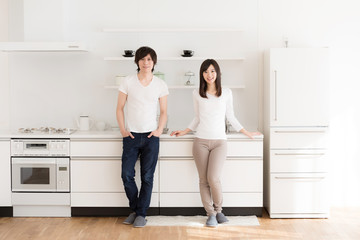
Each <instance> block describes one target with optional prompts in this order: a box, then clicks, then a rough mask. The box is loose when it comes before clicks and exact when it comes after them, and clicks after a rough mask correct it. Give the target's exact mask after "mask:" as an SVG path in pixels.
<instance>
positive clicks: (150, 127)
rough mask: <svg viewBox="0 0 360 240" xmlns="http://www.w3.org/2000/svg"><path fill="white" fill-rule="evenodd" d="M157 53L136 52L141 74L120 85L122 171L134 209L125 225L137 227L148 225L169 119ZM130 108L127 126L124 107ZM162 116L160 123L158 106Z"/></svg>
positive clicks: (118, 119)
mask: <svg viewBox="0 0 360 240" xmlns="http://www.w3.org/2000/svg"><path fill="white" fill-rule="evenodd" d="M156 62H157V55H156V52H155V51H154V50H153V49H151V48H149V47H141V48H139V49H138V50H137V51H136V53H135V63H136V65H137V67H138V68H137V72H138V73H137V74H134V75H132V76H128V77H126V78H125V79H124V80H123V81H122V82H121V84H120V86H119V95H118V104H117V109H116V116H117V121H118V124H119V127H120V132H121V135H122V136H123V155H122V167H121V169H122V174H121V178H122V180H123V183H124V187H125V192H126V196H127V197H128V199H129V205H130V208H131V210H132V211H133V212H132V213H131V214H130V215H129V216H128V217H127V218H126V219H125V221H124V224H133V226H134V227H144V226H145V225H146V221H147V220H146V219H145V217H146V211H147V209H148V208H149V206H150V200H151V193H152V188H153V178H154V171H155V167H156V163H157V159H158V154H159V137H160V135H161V134H162V132H163V128H164V126H165V124H166V121H167V112H166V111H167V95H168V94H169V90H168V88H167V86H166V84H165V82H164V81H163V80H161V79H160V78H158V77H156V76H154V75H153V71H154V66H155V64H156ZM125 103H126V104H127V108H126V110H127V111H126V126H125V114H124V107H125ZM158 103H159V105H160V118H159V122H158V123H157V121H156V117H157V106H158ZM139 156H140V172H141V188H140V193H139V191H138V188H137V186H136V183H135V179H134V177H135V169H134V168H135V163H136V161H137V159H138V157H139Z"/></svg>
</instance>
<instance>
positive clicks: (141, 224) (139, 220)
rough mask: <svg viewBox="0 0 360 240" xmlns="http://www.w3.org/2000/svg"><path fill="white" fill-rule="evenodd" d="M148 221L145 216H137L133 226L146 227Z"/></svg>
mask: <svg viewBox="0 0 360 240" xmlns="http://www.w3.org/2000/svg"><path fill="white" fill-rule="evenodd" d="M146 222H147V220H146V219H145V218H144V217H143V216H137V217H136V218H135V221H134V224H133V226H134V227H138V228H140V227H145V225H146Z"/></svg>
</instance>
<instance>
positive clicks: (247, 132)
mask: <svg viewBox="0 0 360 240" xmlns="http://www.w3.org/2000/svg"><path fill="white" fill-rule="evenodd" d="M240 132H241V133H243V134H244V135H246V136H248V137H249V138H251V139H254V136H259V135H262V134H261V133H260V132H249V131H247V130H246V129H245V128H243V129H241V130H240Z"/></svg>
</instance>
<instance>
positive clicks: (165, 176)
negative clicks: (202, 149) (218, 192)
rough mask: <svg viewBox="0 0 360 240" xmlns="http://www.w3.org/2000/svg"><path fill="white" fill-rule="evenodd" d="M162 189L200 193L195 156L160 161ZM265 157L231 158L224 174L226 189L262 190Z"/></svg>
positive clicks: (224, 188) (222, 177) (222, 176)
mask: <svg viewBox="0 0 360 240" xmlns="http://www.w3.org/2000/svg"><path fill="white" fill-rule="evenodd" d="M160 169H161V171H160V192H177V193H179V192H188V193H189V192H199V177H198V172H197V169H196V165H195V162H194V160H192V159H180V160H179V159H162V160H161V161H160ZM262 172H263V166H262V160H245V159H241V160H227V161H226V162H225V164H224V168H223V170H222V174H221V183H222V188H223V192H260V193H261V192H262V189H263V187H262V186H263V178H262Z"/></svg>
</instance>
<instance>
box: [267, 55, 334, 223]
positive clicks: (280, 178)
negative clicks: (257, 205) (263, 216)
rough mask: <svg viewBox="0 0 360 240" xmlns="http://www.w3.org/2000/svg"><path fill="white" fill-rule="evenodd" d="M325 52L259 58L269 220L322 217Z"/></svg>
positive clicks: (325, 169)
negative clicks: (262, 60)
mask: <svg viewBox="0 0 360 240" xmlns="http://www.w3.org/2000/svg"><path fill="white" fill-rule="evenodd" d="M327 82H328V50H327V49H326V48H312V49H310V48H309V49H307V48H304V49H296V48H292V49H288V48H284V49H270V51H269V52H267V53H266V55H265V84H264V93H265V97H264V100H265V102H264V111H265V112H264V116H265V119H264V132H265V134H264V135H265V139H264V179H265V181H264V182H265V188H264V206H265V208H266V209H267V211H268V212H269V216H270V217H271V218H324V217H328V214H329V198H328V197H329V196H328V190H329V189H328V181H329V180H328V178H329V177H328V166H329V163H328V157H327V132H328V84H327Z"/></svg>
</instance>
